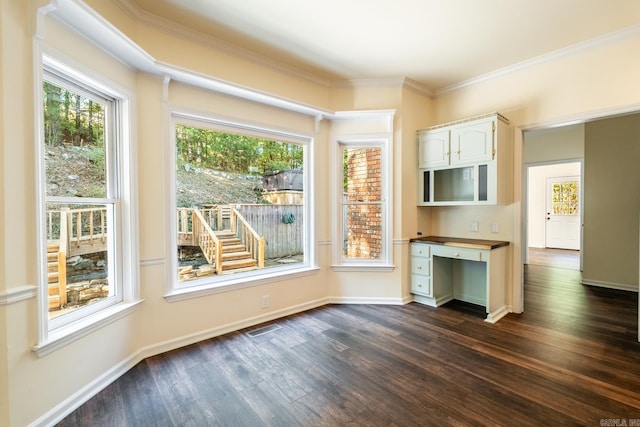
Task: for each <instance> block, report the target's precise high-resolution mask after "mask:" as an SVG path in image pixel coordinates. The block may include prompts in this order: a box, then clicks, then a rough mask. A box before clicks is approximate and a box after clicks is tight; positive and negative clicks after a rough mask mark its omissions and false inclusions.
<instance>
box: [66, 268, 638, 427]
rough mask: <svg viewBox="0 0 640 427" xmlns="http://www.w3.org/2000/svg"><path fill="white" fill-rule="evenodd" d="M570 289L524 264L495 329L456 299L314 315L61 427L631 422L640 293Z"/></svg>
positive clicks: (166, 366)
mask: <svg viewBox="0 0 640 427" xmlns="http://www.w3.org/2000/svg"><path fill="white" fill-rule="evenodd" d="M579 280H580V272H579V271H574V270H569V269H559V268H550V267H543V266H534V265H529V266H527V267H526V286H525V312H524V313H523V314H521V315H516V314H509V315H508V316H506V317H505V318H503V319H502V320H500V321H499V322H498V323H497V324H495V325H491V324H488V323H486V322H484V321H483V313H482V310H480V311H479V310H478V307H477V306H473V305H469V304H464V303H458V302H453V303H451V304H447V305H445V306H444V307H441V308H437V309H434V308H430V307H425V306H422V305H419V304H416V303H412V304H408V305H406V306H378V305H330V306H326V307H322V308H318V309H315V310H311V311H309V312H305V313H301V314H298V315H294V316H290V317H287V318H284V319H281V320H278V321H275V322H271V323H270V324H269V325H276V327H274V328H273V329H272V330H270V331H266V332H265V333H263V334H259V333H258V334H256V336H251V335H250V334H249V333H248V332H250V331H238V332H235V333H231V334H228V335H225V336H223V337H218V338H214V339H210V340H206V341H203V342H200V343H198V344H194V345H191V346H189V347H186V348H182V349H179V350H175V351H172V352H169V353H165V354H161V355H158V356H154V357H151V358H148V359H146V360H144V361H142V362H141V363H139V364H138V365H136V366H135V367H134V368H133V369H131V370H130V371H129V372H128V373H127V374H125V375H124V376H122V377H121V378H119V379H118V380H116V381H115V382H114V383H112V384H111V385H110V386H108V387H107V388H105V389H104V390H103V391H102V392H100V393H99V394H98V395H97V396H95V397H93V398H92V399H90V400H89V401H88V402H87V403H85V404H84V405H83V406H82V407H80V408H79V409H77V410H76V411H75V412H73V413H72V414H70V415H69V416H68V417H67V418H66V419H64V420H63V421H62V422H61V423H60V424H59V425H60V426H118V427H120V426H344V425H352V426H428V425H439V426H442V425H452V426H483V425H486V426H499V425H502V426H514V425H518V426H567V425H587V426H600V425H603V424H601V423H604V425H615V424H606V423H607V422H609V423H613V422H621V420H624V421H625V422H626V423H627V424H626V425H632V424H631V423H632V422H635V421H632V420H639V422H640V344H639V343H638V342H637V327H638V325H637V323H638V296H637V294H635V293H631V292H624V291H616V290H606V289H599V288H593V287H587V286H582V285H580V283H579ZM255 329H256V328H252V329H251V331H254V330H255ZM257 332H261V331H260V330H258V331H257ZM612 419H613V421H611V420H612ZM601 420H604V421H601ZM636 425H640V424H636Z"/></svg>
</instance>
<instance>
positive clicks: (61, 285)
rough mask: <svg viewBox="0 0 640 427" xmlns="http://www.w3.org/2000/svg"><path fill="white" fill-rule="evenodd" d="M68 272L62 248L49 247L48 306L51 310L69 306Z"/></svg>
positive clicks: (52, 245)
mask: <svg viewBox="0 0 640 427" xmlns="http://www.w3.org/2000/svg"><path fill="white" fill-rule="evenodd" d="M61 254H62V255H61ZM61 264H62V265H61ZM66 271H67V269H66V256H65V254H64V253H63V252H60V246H59V245H56V244H49V245H47V283H48V297H49V303H48V305H49V309H50V310H51V309H56V308H60V307H63V306H65V305H66V304H67V277H66Z"/></svg>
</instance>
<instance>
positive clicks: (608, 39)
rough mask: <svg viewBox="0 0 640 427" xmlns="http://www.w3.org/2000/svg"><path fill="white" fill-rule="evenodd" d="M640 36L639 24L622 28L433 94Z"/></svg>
mask: <svg viewBox="0 0 640 427" xmlns="http://www.w3.org/2000/svg"><path fill="white" fill-rule="evenodd" d="M638 35H640V24H635V25H632V26H629V27H626V28H623V29H621V30H618V31H614V32H612V33H608V34H604V35H602V36H599V37H595V38H593V39H590V40H586V41H583V42H580V43H576V44H574V45H571V46H567V47H565V48H562V49H558V50H555V51H553V52H549V53H546V54H544V55H540V56H536V57H534V58H531V59H527V60H525V61H522V62H518V63H516V64H513V65H509V66H507V67H504V68H500V69H498V70H495V71H491V72H489V73H486V74H482V75H480V76H477V77H473V78H471V79H468V80H464V81H461V82H459V83H454V84H452V85H449V86H445V87H443V88H440V89H437V90H436V91H435V92H434V95H435V96H436V97H437V96H440V95H443V94H445V93H448V92H453V91H456V90H459V89H463V88H466V87H469V86H473V85H477V84H480V83H483V82H486V81H488V80H493V79H496V78H498V77H502V76H505V75H507V74H511V73H515V72H517V71H520V70H524V69H527V68H532V67H535V66H538V65H541V64H544V63H547V62H552V61H556V60H558V59H562V58H566V57H569V56H572V55H575V54H577V53H581V52H585V51H588V50H591V49H595V48H598V47H602V46H606V45H609V44H612V43H615V42H618V41H621V40H625V39H628V38H631V37H635V36H638Z"/></svg>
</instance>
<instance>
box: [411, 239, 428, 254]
mask: <svg viewBox="0 0 640 427" xmlns="http://www.w3.org/2000/svg"><path fill="white" fill-rule="evenodd" d="M429 248H430V247H429V245H426V244H424V243H412V244H411V256H419V257H425V258H426V257H429Z"/></svg>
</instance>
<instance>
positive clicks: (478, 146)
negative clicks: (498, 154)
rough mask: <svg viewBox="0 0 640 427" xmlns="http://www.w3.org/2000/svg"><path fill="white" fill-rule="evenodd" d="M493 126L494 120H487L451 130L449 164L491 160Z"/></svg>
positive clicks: (492, 152)
mask: <svg viewBox="0 0 640 427" xmlns="http://www.w3.org/2000/svg"><path fill="white" fill-rule="evenodd" d="M495 126H496V125H495V119H488V120H484V121H483V120H480V121H478V122H475V123H467V124H463V125H458V126H456V127H454V128H453V129H451V164H466V163H478V162H484V161H487V160H493V154H494V148H493V146H494V132H495Z"/></svg>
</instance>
